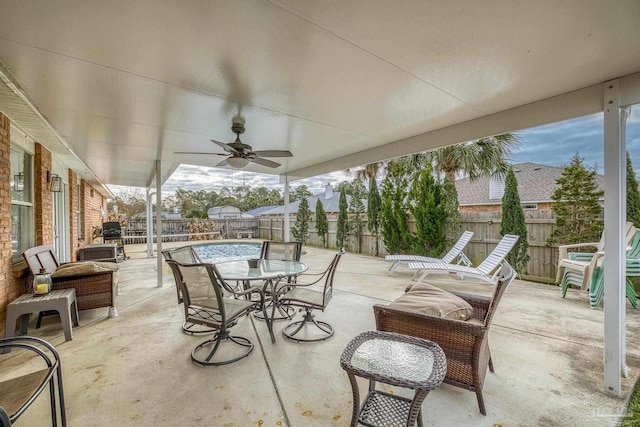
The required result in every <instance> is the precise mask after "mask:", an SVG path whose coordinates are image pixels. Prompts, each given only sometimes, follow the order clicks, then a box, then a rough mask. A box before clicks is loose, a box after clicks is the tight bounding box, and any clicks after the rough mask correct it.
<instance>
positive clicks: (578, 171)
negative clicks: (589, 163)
mask: <svg viewBox="0 0 640 427" xmlns="http://www.w3.org/2000/svg"><path fill="white" fill-rule="evenodd" d="M583 162H584V159H583V158H582V157H580V156H579V155H578V154H577V153H576V155H574V156H573V157H572V158H571V162H570V163H569V165H568V166H566V167H565V168H564V170H563V171H562V175H561V176H560V178H558V179H557V180H556V184H557V186H556V188H555V190H554V191H553V194H552V195H551V199H552V200H553V204H552V205H551V210H552V211H553V212H554V213H555V216H556V228H555V229H554V230H553V232H552V233H551V235H550V236H549V238H548V239H547V243H549V244H550V245H554V244H561V245H562V244H571V243H581V242H596V241H598V240H599V239H600V234H601V233H602V222H601V221H600V212H601V210H602V208H601V207H600V197H602V195H603V194H604V192H603V191H601V190H598V183H597V182H596V170H595V167H592V168H586V167H585V166H584V163H583Z"/></svg>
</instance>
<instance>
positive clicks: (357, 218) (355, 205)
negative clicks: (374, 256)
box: [349, 180, 366, 253]
mask: <svg viewBox="0 0 640 427" xmlns="http://www.w3.org/2000/svg"><path fill="white" fill-rule="evenodd" d="M364 197H366V190H365V188H364V184H362V182H360V181H358V180H353V193H352V194H351V203H350V204H349V211H350V212H351V219H350V221H349V230H350V231H351V232H352V233H353V236H354V237H355V238H356V246H357V247H356V251H357V252H358V253H361V252H362V234H363V230H364V225H365V218H364V214H365V211H364V203H362V199H363V198H364Z"/></svg>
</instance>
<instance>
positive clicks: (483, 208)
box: [460, 202, 551, 213]
mask: <svg viewBox="0 0 640 427" xmlns="http://www.w3.org/2000/svg"><path fill="white" fill-rule="evenodd" d="M523 204H531V203H523ZM535 204H536V205H538V209H531V210H533V211H550V210H551V203H548V202H544V203H535ZM460 212H461V213H467V212H476V213H477V212H502V203H498V204H495V205H475V206H460ZM525 212H526V211H525Z"/></svg>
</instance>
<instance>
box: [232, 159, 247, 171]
mask: <svg viewBox="0 0 640 427" xmlns="http://www.w3.org/2000/svg"><path fill="white" fill-rule="evenodd" d="M227 164H228V165H229V166H231V167H232V168H236V169H242V168H243V167H245V166H247V165H248V164H249V159H245V158H244V157H229V158H228V159H227Z"/></svg>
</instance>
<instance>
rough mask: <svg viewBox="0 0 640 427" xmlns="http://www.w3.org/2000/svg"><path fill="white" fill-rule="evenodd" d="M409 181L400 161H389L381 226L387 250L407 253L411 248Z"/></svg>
mask: <svg viewBox="0 0 640 427" xmlns="http://www.w3.org/2000/svg"><path fill="white" fill-rule="evenodd" d="M408 187H409V182H408V180H407V177H406V173H405V169H404V167H403V166H402V164H401V163H400V162H397V161H392V162H391V163H389V167H388V170H387V176H386V177H385V179H384V182H383V184H382V194H381V196H382V197H381V200H382V205H381V206H382V209H381V214H382V215H381V216H380V226H381V229H382V238H383V241H384V245H385V247H386V248H387V251H389V252H391V253H407V252H409V251H410V249H411V244H410V242H411V233H410V232H409V226H408V224H407V201H406V189H407V188H408Z"/></svg>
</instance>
